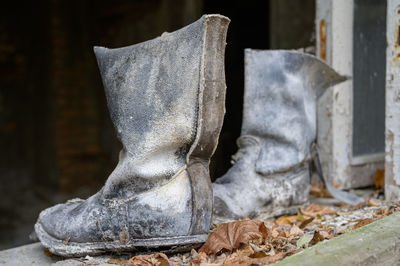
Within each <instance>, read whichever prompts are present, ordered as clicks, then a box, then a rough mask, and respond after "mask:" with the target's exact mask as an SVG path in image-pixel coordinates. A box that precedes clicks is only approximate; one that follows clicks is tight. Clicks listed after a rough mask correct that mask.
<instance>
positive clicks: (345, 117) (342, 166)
mask: <svg viewBox="0 0 400 266" xmlns="http://www.w3.org/2000/svg"><path fill="white" fill-rule="evenodd" d="M353 12H354V2H353V0H316V21H315V25H316V39H317V43H316V46H317V49H316V50H317V56H319V57H320V58H321V59H323V60H324V61H326V62H327V63H328V64H329V65H331V66H332V67H333V68H334V69H335V70H336V71H338V72H339V73H340V74H342V75H347V76H350V77H351V76H352V74H353ZM324 51H325V52H324ZM317 118H318V139H317V142H318V145H319V148H320V157H321V160H322V166H323V170H324V172H325V175H326V177H327V178H328V180H329V182H331V183H333V184H336V185H338V186H339V187H341V188H346V189H347V188H356V187H365V186H368V185H371V184H372V182H373V176H374V175H375V172H376V170H377V169H383V167H384V164H383V160H384V154H373V155H368V156H357V157H353V154H352V147H353V146H352V134H353V80H352V79H349V80H348V81H346V82H343V83H341V84H339V85H336V86H334V87H332V88H330V89H328V91H327V92H326V93H325V94H324V95H323V96H322V97H321V98H320V100H319V102H318V114H317Z"/></svg>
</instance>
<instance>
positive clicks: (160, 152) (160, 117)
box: [94, 15, 229, 179]
mask: <svg viewBox="0 0 400 266" xmlns="http://www.w3.org/2000/svg"><path fill="white" fill-rule="evenodd" d="M228 23H229V20H228V19H227V18H225V17H223V16H218V15H206V16H203V17H202V18H201V19H199V20H197V21H196V22H194V23H192V24H190V25H188V26H186V27H184V28H182V29H180V30H177V31H175V32H172V33H164V34H162V35H161V36H160V37H158V38H156V39H153V40H150V41H147V42H143V43H139V44H136V45H132V46H128V47H123V48H118V49H107V48H103V47H95V48H94V51H95V54H96V57H97V61H98V65H99V69H100V72H101V76H102V80H103V85H104V88H105V93H106V98H107V103H108V107H109V111H110V115H111V119H112V121H113V123H114V126H115V129H116V131H117V133H118V137H119V138H120V140H121V142H122V144H123V147H124V150H125V151H124V152H123V153H122V157H129V158H130V159H129V161H130V162H129V165H126V166H125V165H123V167H124V168H132V165H134V168H135V172H131V173H130V175H134V176H140V177H143V178H151V179H154V178H155V177H160V178H162V177H164V176H168V175H169V176H172V175H173V174H174V173H176V172H177V171H178V170H179V169H180V168H181V167H183V166H184V165H185V163H186V162H187V161H188V155H189V150H190V149H192V152H195V150H194V146H196V145H194V144H195V142H199V140H198V138H199V137H200V135H201V136H204V135H209V134H206V132H203V133H202V134H200V132H199V131H207V130H209V131H212V132H214V133H216V136H214V138H211V141H210V140H208V141H204V140H201V141H200V142H201V145H202V149H203V150H204V149H205V146H207V145H209V146H210V147H211V151H210V154H208V155H204V154H203V155H201V156H202V157H205V159H206V160H208V159H209V158H207V157H210V156H211V154H212V153H213V152H214V149H215V146H216V141H217V136H218V134H219V131H220V124H221V123H222V120H223V114H224V100H225V92H224V93H221V95H219V96H218V99H217V100H218V101H219V102H218V103H217V104H215V105H210V106H209V107H208V106H204V104H203V100H204V99H202V96H203V92H202V90H203V89H204V88H203V87H205V86H209V84H208V83H209V82H210V81H209V80H208V79H209V78H210V77H209V76H210V73H209V72H210V71H211V72H212V71H214V70H215V71H217V72H218V73H212V74H211V76H214V77H218V79H219V82H220V83H223V86H224V88H223V90H224V91H225V77H224V67H223V61H224V47H225V35H226V29H227V24H228ZM210 35H215V36H211V37H210ZM207 40H208V41H209V42H211V43H210V44H208V45H207ZM221 44H223V45H221ZM222 46H223V47H222ZM221 49H222V50H221ZM212 54H214V55H216V56H217V58H213V55H212ZM210 60H211V62H213V64H210V63H208V62H209V61H210ZM215 62H218V64H216V63H215ZM220 62H222V66H221V63H220ZM214 65H216V67H213V66H214ZM215 71H214V72H215ZM211 78H212V77H211ZM211 82H212V81H211ZM217 91H218V90H215V91H214V92H217ZM206 96H209V97H210V98H212V100H213V101H214V100H215V98H217V96H216V95H211V96H210V93H208V94H207V95H206ZM205 101H207V100H205ZM214 106H217V107H216V108H221V106H222V110H217V113H216V114H215V113H214V112H213V111H215V110H212V109H213V107H214ZM203 113H204V114H203ZM208 116H211V117H213V118H215V119H216V120H218V121H217V122H216V123H214V124H213V123H212V121H211V124H210V121H209V120H210V119H208ZM206 118H207V119H206ZM215 119H214V120H215ZM200 120H204V122H203V123H200V122H199V121H200ZM211 120H212V119H211ZM202 124H205V125H206V126H203V127H202V126H201V125H202ZM201 156H200V157H201ZM130 171H132V170H130Z"/></svg>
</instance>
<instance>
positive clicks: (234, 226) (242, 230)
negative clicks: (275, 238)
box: [199, 220, 263, 254]
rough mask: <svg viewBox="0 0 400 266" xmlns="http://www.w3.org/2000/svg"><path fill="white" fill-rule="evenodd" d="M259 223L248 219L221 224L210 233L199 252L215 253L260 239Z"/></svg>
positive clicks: (230, 249) (231, 249)
mask: <svg viewBox="0 0 400 266" xmlns="http://www.w3.org/2000/svg"><path fill="white" fill-rule="evenodd" d="M260 223H261V222H260V221H256V220H249V221H237V222H231V223H226V224H221V225H220V226H218V227H217V229H216V230H215V231H214V232H213V233H211V235H210V236H209V237H208V239H207V241H206V243H205V244H204V245H203V246H202V247H201V248H200V250H199V252H204V253H206V254H217V253H218V252H220V251H223V250H226V251H233V250H235V249H237V248H239V246H240V244H241V243H247V242H249V241H250V240H254V239H262V237H263V235H262V233H261V232H260V231H259V227H260Z"/></svg>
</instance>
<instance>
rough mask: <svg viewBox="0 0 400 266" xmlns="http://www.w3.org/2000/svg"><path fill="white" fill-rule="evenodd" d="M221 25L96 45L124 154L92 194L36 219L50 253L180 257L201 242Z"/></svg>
mask: <svg viewBox="0 0 400 266" xmlns="http://www.w3.org/2000/svg"><path fill="white" fill-rule="evenodd" d="M228 24H229V19H228V18H226V17H224V16H220V15H206V16H203V17H202V18H201V19H200V20H198V21H196V22H194V23H193V24H190V25H188V26H187V27H185V28H182V29H180V30H178V31H175V32H172V33H164V34H163V35H162V36H161V37H158V38H156V39H153V40H150V41H147V42H143V43H139V44H136V45H132V46H128V47H123V48H119V49H107V48H103V47H95V49H94V51H95V54H96V57H97V61H98V64H99V68H100V72H101V76H102V79H103V84H104V88H105V92H106V96H107V102H108V107H109V110H110V113H111V119H112V121H113V123H114V126H115V128H116V130H117V132H118V136H119V138H120V140H121V142H122V144H123V150H122V151H121V153H120V158H119V163H118V165H117V167H116V168H115V170H114V171H113V172H112V173H111V175H110V176H109V177H108V179H107V181H106V184H105V186H104V187H103V188H102V189H101V190H100V191H99V192H98V193H96V194H95V195H93V196H92V197H90V198H88V199H87V200H81V199H74V200H70V201H68V202H67V203H65V204H59V205H56V206H54V207H51V208H49V209H46V210H44V211H43V212H42V213H41V214H40V216H39V219H38V221H37V223H36V225H35V230H36V233H37V235H38V237H39V239H40V241H41V242H42V243H43V245H44V246H45V247H47V248H49V249H50V251H51V252H52V253H55V254H59V255H62V256H81V255H85V254H92V255H93V254H99V253H102V252H105V251H117V252H119V251H135V250H139V249H142V248H146V249H151V248H157V249H158V250H163V249H164V250H171V247H172V246H174V248H175V249H178V250H179V249H183V248H188V247H190V246H193V245H196V244H198V243H202V242H204V241H205V240H206V239H207V233H208V231H209V228H210V223H211V216H212V202H213V201H212V200H213V199H212V186H211V182H210V178H209V168H208V167H209V161H210V157H211V156H212V154H213V153H214V150H215V148H216V145H217V141H218V136H219V133H220V130H221V126H222V121H223V116H224V112H225V107H224V103H225V76H224V51H225V37H226V31H227V27H228Z"/></svg>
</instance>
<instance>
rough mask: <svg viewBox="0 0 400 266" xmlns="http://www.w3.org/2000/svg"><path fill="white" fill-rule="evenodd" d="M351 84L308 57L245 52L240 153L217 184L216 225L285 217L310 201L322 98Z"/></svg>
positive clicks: (215, 184) (215, 194) (215, 196)
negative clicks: (329, 90) (342, 84)
mask: <svg viewBox="0 0 400 266" xmlns="http://www.w3.org/2000/svg"><path fill="white" fill-rule="evenodd" d="M345 79H346V78H345V77H342V76H340V75H339V74H337V73H336V72H335V71H334V70H333V69H331V68H330V67H329V66H328V65H326V64H325V63H323V62H322V61H320V60H319V59H317V58H316V57H314V56H311V55H308V54H304V53H299V52H295V51H261V50H250V49H246V50H245V93H244V107H243V123H242V131H241V137H240V138H239V139H238V141H237V144H238V146H239V150H238V152H237V153H236V154H235V155H234V156H233V161H234V165H233V166H232V167H231V168H230V169H229V171H228V172H227V173H226V174H225V175H224V176H222V177H220V178H218V179H217V180H216V181H215V183H214V184H213V189H214V215H215V221H216V222H220V221H221V220H222V221H223V220H224V218H228V219H238V218H243V217H246V216H249V217H251V218H252V217H256V216H259V215H260V214H262V216H261V217H260V218H267V217H271V216H274V215H280V214H282V213H285V212H291V211H293V209H295V208H296V207H295V206H296V205H300V204H302V203H304V202H305V201H306V200H307V198H308V193H309V189H310V181H309V179H310V175H309V160H310V147H311V144H312V143H313V142H314V141H315V138H316V99H317V98H318V97H319V96H320V95H322V93H323V92H324V91H325V89H326V88H328V87H329V86H332V85H334V84H336V83H339V82H341V81H344V80H345ZM293 207H294V208H293Z"/></svg>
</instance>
